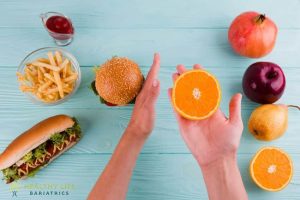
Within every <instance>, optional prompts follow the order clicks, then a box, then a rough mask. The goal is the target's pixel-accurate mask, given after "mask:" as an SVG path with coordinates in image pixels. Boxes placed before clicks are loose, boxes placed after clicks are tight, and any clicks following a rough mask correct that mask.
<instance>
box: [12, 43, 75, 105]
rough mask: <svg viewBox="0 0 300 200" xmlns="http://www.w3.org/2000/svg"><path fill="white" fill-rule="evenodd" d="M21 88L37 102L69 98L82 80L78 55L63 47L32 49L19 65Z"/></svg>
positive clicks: (60, 100) (50, 103) (55, 103)
mask: <svg viewBox="0 0 300 200" xmlns="http://www.w3.org/2000/svg"><path fill="white" fill-rule="evenodd" d="M17 78H18V81H19V83H20V90H21V91H22V92H24V93H25V94H26V95H27V96H28V97H29V99H31V100H32V101H33V102H34V103H37V104H42V105H57V104H60V103H63V102H65V101H66V100H68V99H69V98H70V97H71V96H72V95H73V94H74V93H75V92H76V90H77V89H78V87H79V85H80V81H81V72H80V66H79V64H78V62H77V60H76V59H75V57H74V56H73V55H72V54H70V53H69V52H67V51H65V50H64V49H61V48H56V47H45V48H41V49H38V50H35V51H33V52H31V53H30V54H29V55H28V56H26V57H25V58H24V60H23V61H22V62H21V64H20V65H19V67H18V71H17Z"/></svg>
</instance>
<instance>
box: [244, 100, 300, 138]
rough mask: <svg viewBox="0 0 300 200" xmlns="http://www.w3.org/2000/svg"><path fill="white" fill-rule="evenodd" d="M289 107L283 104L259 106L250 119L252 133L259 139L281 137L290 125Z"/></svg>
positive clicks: (249, 125)
mask: <svg viewBox="0 0 300 200" xmlns="http://www.w3.org/2000/svg"><path fill="white" fill-rule="evenodd" d="M288 107H296V108H298V109H299V110H300V107H298V106H293V105H283V104H265V105H261V106H259V107H257V108H256V109H255V110H254V111H253V112H252V114H251V116H250V118H249V121H248V128H249V131H250V133H251V134H252V135H253V136H254V137H255V138H256V139H258V140H263V141H271V140H275V139H277V138H279V137H281V136H282V135H283V134H284V133H285V131H286V130H287V127H288Z"/></svg>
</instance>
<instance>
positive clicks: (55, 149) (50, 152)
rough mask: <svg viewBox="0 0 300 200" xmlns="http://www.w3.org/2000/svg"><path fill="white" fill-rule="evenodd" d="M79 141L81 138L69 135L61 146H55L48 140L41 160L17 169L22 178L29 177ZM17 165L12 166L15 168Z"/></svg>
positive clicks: (38, 159)
mask: <svg viewBox="0 0 300 200" xmlns="http://www.w3.org/2000/svg"><path fill="white" fill-rule="evenodd" d="M78 139H79V136H78V135H77V134H73V135H67V134H66V136H65V138H64V141H63V142H62V143H61V144H60V145H55V144H54V143H53V142H52V141H51V140H47V141H46V142H45V143H46V145H45V149H46V153H45V155H43V156H42V157H40V158H36V159H34V160H33V161H32V162H25V163H23V164H22V165H20V166H18V167H17V172H18V175H19V177H20V178H22V177H24V176H27V175H28V174H29V173H30V172H32V171H34V170H35V169H38V168H39V167H42V166H44V165H46V164H47V163H48V162H49V161H50V160H51V158H53V157H55V156H56V155H57V154H59V153H60V152H61V151H63V150H64V149H66V148H67V147H68V146H69V145H70V144H71V143H73V142H76V141H77V140H78ZM15 166H16V164H15V165H13V166H12V168H13V167H15ZM13 181H14V180H13V179H12V178H11V179H10V180H7V183H11V182H13Z"/></svg>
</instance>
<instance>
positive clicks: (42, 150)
mask: <svg viewBox="0 0 300 200" xmlns="http://www.w3.org/2000/svg"><path fill="white" fill-rule="evenodd" d="M45 154H46V143H43V144H41V145H40V146H38V147H37V148H35V149H34V153H33V155H34V157H35V158H36V159H39V158H41V157H42V156H44V155H45Z"/></svg>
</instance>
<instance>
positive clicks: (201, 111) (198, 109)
mask: <svg viewBox="0 0 300 200" xmlns="http://www.w3.org/2000/svg"><path fill="white" fill-rule="evenodd" d="M194 90H197V91H198V90H199V92H200V97H199V99H197V98H195V97H194V95H193V91H194ZM219 95H220V94H219V90H218V87H217V83H216V81H215V80H214V78H213V77H211V76H209V75H207V74H206V73H205V72H201V71H198V72H194V73H189V74H186V75H184V77H183V78H182V79H181V80H178V82H177V85H176V91H175V104H176V106H177V107H178V108H179V109H180V110H181V111H182V112H184V113H186V114H187V115H189V116H197V117H201V116H206V115H207V114H209V113H210V112H211V111H212V110H213V109H215V107H216V106H218V99H219V98H220V97H219Z"/></svg>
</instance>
